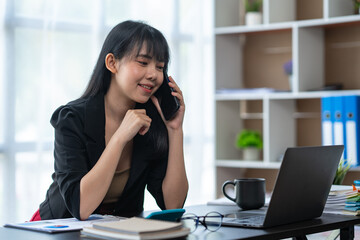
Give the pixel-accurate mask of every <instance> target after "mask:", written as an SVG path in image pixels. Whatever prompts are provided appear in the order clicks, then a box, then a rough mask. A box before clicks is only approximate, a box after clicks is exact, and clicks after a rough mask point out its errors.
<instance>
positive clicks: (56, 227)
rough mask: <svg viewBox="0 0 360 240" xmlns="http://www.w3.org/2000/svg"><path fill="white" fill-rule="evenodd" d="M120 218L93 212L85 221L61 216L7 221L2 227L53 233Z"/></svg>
mask: <svg viewBox="0 0 360 240" xmlns="http://www.w3.org/2000/svg"><path fill="white" fill-rule="evenodd" d="M121 219H125V218H121V217H116V216H111V215H99V214H93V215H91V216H90V217H89V218H88V219H87V220H85V221H80V220H77V219H76V218H61V219H52V220H42V221H34V222H23V223H14V224H10V223H9V224H5V225H4V227H12V228H21V229H27V230H32V231H39V232H48V233H55V232H67V231H77V230H81V229H83V227H87V226H92V224H94V223H98V222H111V221H119V220H121Z"/></svg>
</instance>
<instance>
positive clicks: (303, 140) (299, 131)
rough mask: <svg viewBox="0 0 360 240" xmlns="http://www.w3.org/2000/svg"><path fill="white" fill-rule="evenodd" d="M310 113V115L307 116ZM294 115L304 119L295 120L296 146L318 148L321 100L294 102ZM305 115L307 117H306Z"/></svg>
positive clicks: (299, 100)
mask: <svg viewBox="0 0 360 240" xmlns="http://www.w3.org/2000/svg"><path fill="white" fill-rule="evenodd" d="M309 112H311V113H312V114H308V113H309ZM296 113H297V114H304V116H305V117H302V118H296V119H295V121H296V146H320V145H322V141H321V99H320V98H314V99H298V100H296ZM306 115H307V116H306Z"/></svg>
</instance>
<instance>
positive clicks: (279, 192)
mask: <svg viewBox="0 0 360 240" xmlns="http://www.w3.org/2000/svg"><path fill="white" fill-rule="evenodd" d="M343 150H344V146H343V145H335V146H316V147H294V148H288V149H287V150H286V152H285V155H284V158H283V161H282V164H281V167H280V170H279V173H278V176H277V179H276V183H275V187H274V190H273V193H272V197H271V200H270V203H269V206H268V208H267V209H264V208H262V209H257V210H248V211H241V210H240V211H237V212H235V213H232V214H227V215H225V217H224V219H223V223H222V225H224V226H238V227H254V228H267V227H273V226H278V225H283V224H289V223H294V222H300V221H305V220H310V219H314V218H317V217H320V216H321V214H322V212H323V210H324V206H325V203H326V200H327V197H328V195H329V192H330V188H331V185H332V182H333V180H334V177H335V173H336V169H337V167H338V165H339V161H340V158H341V156H342V153H343Z"/></svg>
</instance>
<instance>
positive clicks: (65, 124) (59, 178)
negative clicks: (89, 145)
mask: <svg viewBox="0 0 360 240" xmlns="http://www.w3.org/2000/svg"><path fill="white" fill-rule="evenodd" d="M81 115H82V114H81V112H79V111H76V110H75V109H74V108H72V107H71V106H62V107H60V108H58V109H57V110H56V111H55V112H54V114H53V116H52V118H51V124H52V125H53V127H54V128H55V148H54V158H55V174H56V182H57V183H58V185H59V190H60V194H61V196H62V198H63V200H64V202H65V205H66V207H67V209H68V211H69V212H70V213H71V215H72V216H73V217H75V218H77V219H80V180H81V178H82V177H83V176H84V175H85V174H86V173H87V172H88V171H89V160H88V157H87V152H86V137H85V134H84V131H83V129H84V121H83V119H84V118H83V117H82V116H81Z"/></svg>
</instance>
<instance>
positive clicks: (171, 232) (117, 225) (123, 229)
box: [81, 217, 190, 239]
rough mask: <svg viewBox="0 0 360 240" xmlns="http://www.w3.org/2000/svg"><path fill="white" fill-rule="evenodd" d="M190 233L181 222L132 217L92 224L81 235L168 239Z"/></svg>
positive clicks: (112, 237) (101, 237)
mask: <svg viewBox="0 0 360 240" xmlns="http://www.w3.org/2000/svg"><path fill="white" fill-rule="evenodd" d="M189 233H190V229H189V228H184V227H183V225H182V223H181V222H168V221H161V220H153V219H144V218H139V217H132V218H128V219H125V220H119V221H115V222H102V223H94V224H93V225H92V227H84V228H83V230H82V231H81V234H82V235H83V236H86V237H91V238H97V239H168V238H178V237H185V236H187V235H188V234H189Z"/></svg>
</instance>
